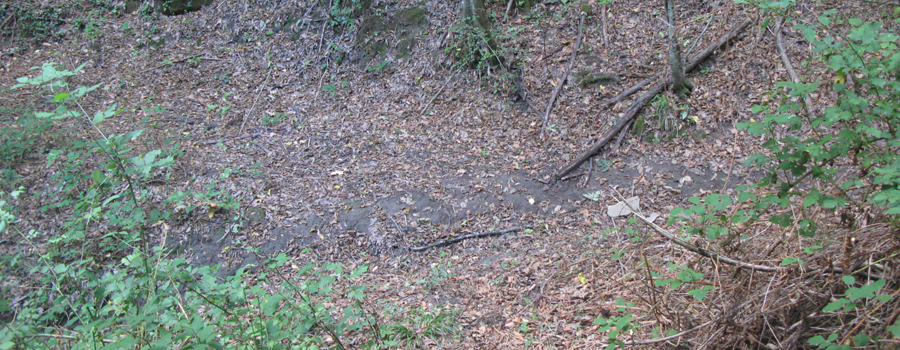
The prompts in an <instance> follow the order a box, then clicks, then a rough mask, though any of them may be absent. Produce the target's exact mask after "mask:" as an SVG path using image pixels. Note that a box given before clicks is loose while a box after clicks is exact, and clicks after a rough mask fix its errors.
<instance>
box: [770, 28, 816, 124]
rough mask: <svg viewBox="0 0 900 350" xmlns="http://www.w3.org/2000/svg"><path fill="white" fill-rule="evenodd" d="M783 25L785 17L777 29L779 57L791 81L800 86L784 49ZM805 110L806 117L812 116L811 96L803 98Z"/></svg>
mask: <svg viewBox="0 0 900 350" xmlns="http://www.w3.org/2000/svg"><path fill="white" fill-rule="evenodd" d="M782 24H784V17H778V25H777V26H776V28H775V43H776V44H777V45H778V55H779V56H780V57H781V63H783V64H784V69H785V70H786V71H787V73H788V76H790V77H791V81H793V82H794V83H795V84H800V78H799V77H798V76H797V72H795V71H794V66H793V65H792V64H791V59H790V58H789V57H788V55H787V50H785V49H784V41H783V40H782V35H781V26H782ZM803 108H804V109H805V110H806V115H810V116H811V115H812V114H811V113H812V102H810V100H809V95H807V96H803Z"/></svg>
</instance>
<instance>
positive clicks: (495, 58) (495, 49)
mask: <svg viewBox="0 0 900 350" xmlns="http://www.w3.org/2000/svg"><path fill="white" fill-rule="evenodd" d="M460 17H461V19H462V20H463V21H465V23H466V26H467V27H468V28H469V29H470V30H473V31H475V32H476V33H477V34H478V35H479V36H480V37H481V39H482V40H484V44H486V45H487V50H488V51H489V53H490V56H491V57H492V59H491V60H490V63H491V64H492V65H495V66H497V65H502V64H503V57H502V53H501V52H500V47H499V46H498V45H497V42H496V41H495V40H494V35H493V33H492V32H491V22H490V20H489V19H488V15H487V10H486V9H485V7H484V0H462V4H461V5H460Z"/></svg>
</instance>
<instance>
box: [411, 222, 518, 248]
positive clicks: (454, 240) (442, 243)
mask: <svg viewBox="0 0 900 350" xmlns="http://www.w3.org/2000/svg"><path fill="white" fill-rule="evenodd" d="M521 229H522V228H521V227H513V228H508V229H505V230H499V231H488V232H481V233H473V234H468V235H465V236H459V237H455V238H451V239H445V240H443V241H439V242H434V243H431V244H429V245H425V246H421V247H415V248H409V250H411V251H414V252H419V251H423V250H426V249H431V248H434V247H442V246H445V245H451V244H453V243H457V242H460V241H463V240H466V239H469V238H480V237H488V236H499V235H502V234H504V233H510V232H516V231H519V230H521Z"/></svg>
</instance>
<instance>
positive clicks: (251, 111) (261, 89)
mask: <svg viewBox="0 0 900 350" xmlns="http://www.w3.org/2000/svg"><path fill="white" fill-rule="evenodd" d="M266 54H267V55H268V52H267V53H266ZM271 77H272V73H271V72H269V74H268V75H266V81H264V82H263V84H262V85H261V86H260V87H259V90H256V98H254V99H253V105H252V106H250V111H248V112H247V113H244V116H243V117H241V128H240V129H239V130H238V134H240V133H243V132H244V124H246V123H247V115H250V114H253V110H254V109H256V102H257V101H259V95H261V94H262V92H263V90H265V88H266V85H268V84H269V78H271Z"/></svg>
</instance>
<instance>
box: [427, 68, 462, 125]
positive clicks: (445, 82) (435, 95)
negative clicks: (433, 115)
mask: <svg viewBox="0 0 900 350" xmlns="http://www.w3.org/2000/svg"><path fill="white" fill-rule="evenodd" d="M459 71H460V69H459V68H457V69H456V72H453V74H452V75H450V77H449V78H447V80H445V81H444V85H441V88H440V89H438V91H437V92H435V93H434V96H431V99H430V100H428V103H426V104H425V107H422V110H421V111H419V115H424V114H425V111H426V110H428V107H431V103H432V102H434V99H436V98H437V97H438V95H440V94H441V91H444V88H445V87H447V83H449V82H450V79H453V77H455V76H456V74H457V73H459Z"/></svg>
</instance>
